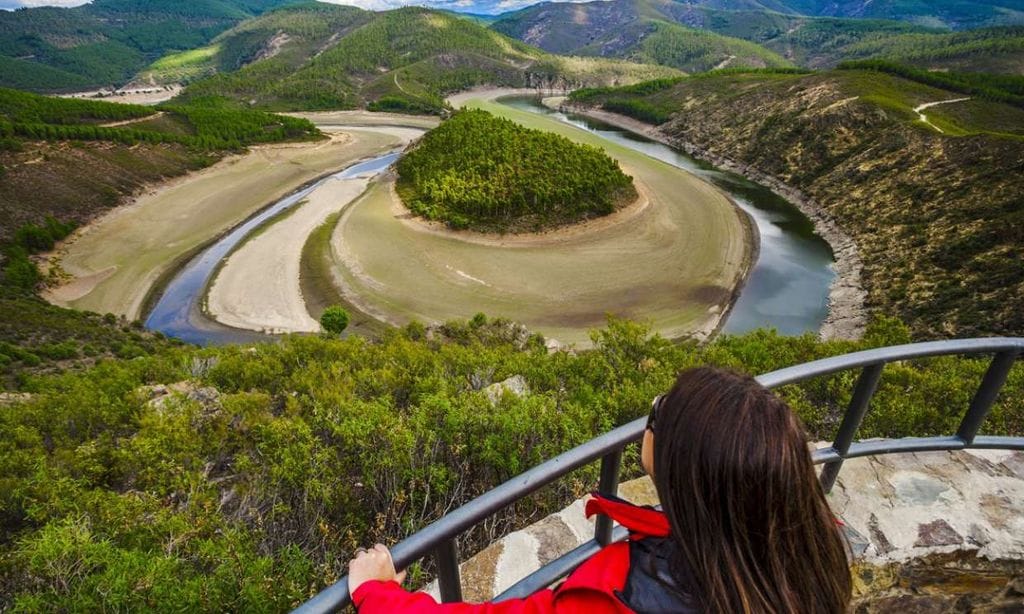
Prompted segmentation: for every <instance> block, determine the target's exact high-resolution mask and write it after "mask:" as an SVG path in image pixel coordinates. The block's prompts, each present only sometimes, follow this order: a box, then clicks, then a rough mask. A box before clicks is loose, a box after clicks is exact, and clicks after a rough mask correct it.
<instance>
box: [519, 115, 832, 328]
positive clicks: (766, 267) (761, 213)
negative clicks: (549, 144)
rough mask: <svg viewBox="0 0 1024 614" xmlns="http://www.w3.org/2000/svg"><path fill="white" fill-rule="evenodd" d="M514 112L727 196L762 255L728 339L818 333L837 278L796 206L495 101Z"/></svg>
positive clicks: (680, 159) (639, 146) (737, 179)
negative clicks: (686, 175) (633, 154)
mask: <svg viewBox="0 0 1024 614" xmlns="http://www.w3.org/2000/svg"><path fill="white" fill-rule="evenodd" d="M500 102H501V103H502V104H505V105H508V106H510V107H512V108H515V109H519V110H524V111H529V112H531V113H540V114H544V115H548V116H551V117H553V118H556V119H558V120H560V121H563V122H565V123H568V124H572V125H574V126H577V127H579V128H582V129H584V130H587V131H588V132H591V133H593V134H596V135H598V136H600V137H602V138H605V139H607V140H609V141H612V142H613V143H617V144H619V145H622V146H625V147H629V148H630V149H633V150H635V151H638V152H641V153H644V154H647V155H648V156H651V157H652V158H655V159H658V160H661V161H662V162H666V163H668V164H671V165H673V166H676V167H678V168H681V169H684V170H686V171H689V172H691V173H693V174H695V175H698V176H700V177H702V178H704V179H705V180H707V181H709V182H711V183H713V184H714V185H716V186H718V187H719V188H720V189H722V191H724V192H726V193H727V194H728V195H729V196H730V197H731V198H732V199H733V201H735V202H736V204H737V205H739V207H740V208H741V209H743V211H745V212H746V213H747V214H748V215H749V216H750V217H751V218H752V219H753V220H754V223H755V224H756V225H757V229H758V231H759V233H760V235H761V251H760V254H759V255H758V259H757V264H756V266H755V267H754V270H753V271H752V272H751V273H750V276H749V277H748V279H747V283H746V285H745V286H744V287H743V290H742V292H741V293H740V296H739V299H738V300H737V301H736V304H735V305H734V307H733V309H732V311H731V312H730V314H729V317H728V320H727V321H726V323H725V326H724V327H723V330H724V332H727V333H742V332H745V331H748V330H751V329H754V328H761V327H773V328H775V329H777V330H778V331H779V332H780V333H783V334H786V335H799V334H802V333H805V332H812V333H816V332H817V331H818V329H819V328H821V324H822V322H824V321H825V317H826V316H827V315H828V291H829V285H830V284H831V283H832V279H833V278H834V277H835V272H834V271H833V269H832V263H833V262H834V259H833V256H832V249H831V248H830V247H829V245H828V243H827V242H825V240H824V239H822V238H821V237H819V236H818V235H817V234H815V232H814V224H813V223H812V222H811V220H809V219H808V218H807V216H805V215H804V214H803V213H801V212H800V210H799V209H797V208H796V206H795V205H793V204H792V203H790V202H789V201H787V200H786V199H784V198H782V197H781V196H779V195H778V194H776V193H774V192H772V191H771V190H769V189H768V188H766V187H764V186H762V185H759V184H756V183H754V182H752V181H749V180H747V179H745V178H744V177H742V176H740V175H737V174H736V173H730V172H727V171H722V170H719V169H717V168H715V167H714V166H712V165H711V164H708V163H706V162H704V161H701V160H697V159H695V158H693V157H691V156H689V155H687V154H685V153H683V152H680V151H678V150H675V149H673V148H671V147H668V146H666V145H663V144H661V143H658V142H656V141H652V140H651V139H648V138H646V137H643V136H640V135H637V134H634V133H632V132H628V131H626V130H622V129H620V128H616V127H614V126H610V125H608V124H605V123H602V122H598V121H594V120H592V119H590V118H587V117H583V116H581V115H575V114H566V113H561V112H558V111H554V110H552V109H549V108H547V107H545V106H544V105H542V104H540V102H539V101H538V100H537V99H536V98H533V97H509V98H502V99H501V100H500Z"/></svg>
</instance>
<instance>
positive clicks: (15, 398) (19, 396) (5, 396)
mask: <svg viewBox="0 0 1024 614" xmlns="http://www.w3.org/2000/svg"><path fill="white" fill-rule="evenodd" d="M32 399H33V395H31V394H29V393H28V392H0V407H4V406H7V405H18V404H19V403H28V402H29V401H31V400H32Z"/></svg>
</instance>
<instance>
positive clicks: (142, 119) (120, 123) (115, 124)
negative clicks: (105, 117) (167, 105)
mask: <svg viewBox="0 0 1024 614" xmlns="http://www.w3.org/2000/svg"><path fill="white" fill-rule="evenodd" d="M164 115H166V113H165V112H163V111H157V112H156V113H154V114H152V115H147V116H145V117H133V118H131V119H125V120H122V121H118V122H108V123H106V124H100V128H117V127H119V126H127V125H130V124H137V123H139V122H148V121H152V120H154V119H160V118H161V117H163V116H164Z"/></svg>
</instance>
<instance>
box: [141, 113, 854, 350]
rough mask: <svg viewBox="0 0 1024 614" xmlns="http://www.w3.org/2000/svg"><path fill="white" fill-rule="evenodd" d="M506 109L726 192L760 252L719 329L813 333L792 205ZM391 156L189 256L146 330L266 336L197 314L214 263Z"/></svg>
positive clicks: (810, 293)
mask: <svg viewBox="0 0 1024 614" xmlns="http://www.w3.org/2000/svg"><path fill="white" fill-rule="evenodd" d="M501 102H502V103H503V104H506V105H508V106H510V107H513V108H516V109H520V110H525V111H529V112H532V113H539V114H544V115H548V116H552V117H554V118H556V119H558V120H559V121H562V122H566V123H568V124H572V125H574V126H576V127H578V128H581V129H584V130H587V131H589V132H591V133H593V134H595V135H597V136H599V137H601V138H604V139H607V140H609V141H612V142H614V143H617V144H619V145H622V146H625V147H629V148H630V149H633V150H635V151H638V152H641V153H644V154H646V155H648V156H651V157H652V158H655V159H658V160H661V161H663V162H666V163H668V164H671V165H673V166H676V167H678V168H681V169H684V170H686V171H688V172H691V173H693V174H695V175H698V176H700V177H702V178H704V179H705V180H707V181H709V182H711V183H712V184H714V185H716V186H718V187H719V188H720V189H721V190H723V191H724V192H726V193H727V194H728V195H729V196H730V197H731V199H732V200H733V201H734V202H735V203H736V204H737V205H738V206H739V207H740V208H741V209H743V211H745V212H746V213H747V214H748V215H749V216H750V217H751V219H752V220H753V221H754V223H755V224H756V226H757V229H758V232H759V234H760V252H759V254H758V259H757V263H756V265H755V267H754V269H753V271H752V272H751V273H750V275H749V277H748V279H747V283H746V284H745V285H744V287H743V289H742V291H741V293H740V296H739V298H738V299H737V301H736V303H735V305H734V306H733V308H732V311H731V312H730V314H729V315H728V318H727V320H726V323H725V325H724V327H723V328H722V330H723V331H724V332H726V333H743V332H746V331H749V330H752V329H755V328H761V327H773V328H775V329H777V330H778V331H779V332H780V333H782V334H786V335H799V334H802V333H806V332H812V333H815V332H817V331H818V329H819V328H820V327H821V324H822V322H824V320H825V317H826V316H827V314H828V293H829V286H830V284H831V283H832V280H833V278H834V277H835V273H834V271H833V270H832V266H831V265H832V263H833V257H832V250H831V248H830V247H829V245H828V243H827V242H825V241H824V240H823V239H822V238H821V237H819V236H818V235H817V234H815V232H814V226H813V224H812V223H811V221H810V220H809V219H808V218H807V217H806V216H805V215H804V214H803V213H801V212H800V211H799V209H797V208H796V206H794V205H793V204H792V203H790V202H788V201H786V200H785V199H784V198H782V197H781V196H779V195H777V194H775V193H774V192H772V191H771V190H769V189H768V188H766V187H764V186H761V185H758V184H756V183H753V182H751V181H748V180H747V179H745V178H744V177H742V176H740V175H737V174H735V173H730V172H725V171H722V170H719V169H717V168H715V167H714V166H712V165H710V164H707V163H705V162H702V161H700V160H697V159H695V158H693V157H690V156H688V155H687V154H685V153H682V152H680V151H677V150H675V149H672V148H671V147H668V146H666V145H663V144H661V143H658V142H656V141H652V140H650V139H648V138H646V137H643V136H640V135H637V134H634V133H632V132H629V131H626V130H622V129H620V128H616V127H613V126H609V125H607V124H604V123H601V122H598V121H595V120H592V119H590V118H587V117H583V116H579V115H575V114H565V113H562V112H559V111H554V110H552V109H549V108H547V107H545V106H543V105H542V104H540V102H539V100H537V99H536V98H532V97H509V98H504V99H502V100H501ZM398 155H399V154H398V153H395V152H392V153H389V154H386V155H383V156H379V157H377V158H373V159H371V160H367V161H364V162H360V163H357V164H355V165H352V166H350V167H348V168H346V169H345V170H343V171H340V172H338V173H335V174H333V175H331V176H329V177H326V178H324V179H321V180H319V181H317V182H315V183H313V184H311V185H308V186H306V187H303V188H302V189H300V190H298V191H296V192H294V193H292V194H291V195H289V196H287V197H285V198H283V199H281V200H279V201H277V202H276V203H274V204H273V205H271V206H269V207H267V208H266V209H263V210H262V211H260V212H259V213H258V214H257V215H255V216H253V217H251V218H250V219H248V220H247V221H246V222H244V223H243V224H241V225H239V226H237V227H236V228H234V229H233V230H231V231H230V232H229V233H228V234H226V235H225V236H223V237H222V238H220V239H218V240H217V241H216V242H214V243H213V244H212V245H211V246H209V247H207V248H205V249H204V250H202V251H201V252H200V253H198V254H197V255H196V256H194V257H193V258H192V259H191V260H190V261H189V262H188V263H187V264H186V265H185V266H184V267H182V268H181V270H180V271H179V272H178V273H177V274H176V275H175V276H174V278H173V279H172V280H171V281H170V283H168V284H167V286H166V287H165V288H164V290H163V293H162V295H161V296H160V299H159V300H158V301H157V303H156V305H155V306H154V308H153V310H152V311H151V312H150V313H149V315H148V316H147V318H146V327H147V328H149V329H151V330H157V331H160V332H162V333H164V334H167V335H169V336H172V337H176V338H178V339H182V340H183V341H187V342H191V343H198V344H202V345H206V344H223V343H245V342H252V341H265V340H268V339H271V338H272V337H271V336H270V335H267V334H264V333H260V332H255V331H248V330H241V329H236V328H231V327H228V326H224V325H222V324H219V323H217V322H215V321H213V320H211V319H210V318H207V317H206V316H205V315H204V314H203V312H202V309H201V304H200V301H201V300H202V298H203V296H204V294H205V290H206V288H207V286H208V284H209V283H210V278H211V275H213V274H214V273H215V272H216V270H217V266H218V265H219V264H220V262H221V261H222V260H223V259H224V258H225V257H227V255H228V254H230V253H231V251H232V250H233V249H234V248H235V247H236V246H237V245H238V244H239V242H240V241H242V240H243V239H244V238H245V237H246V236H247V235H249V234H250V233H251V232H253V231H254V230H256V229H257V228H258V227H259V226H260V225H261V224H263V223H264V222H266V221H267V220H269V219H271V218H273V217H274V216H276V215H278V214H280V213H281V212H283V211H285V210H287V209H288V208H290V207H293V206H295V205H296V204H298V203H300V202H301V201H302V199H303V198H305V197H306V196H307V195H309V194H310V193H311V192H313V191H314V190H316V189H317V188H318V187H320V185H322V184H323V182H325V181H327V180H328V179H331V178H341V179H345V178H351V177H355V176H359V175H362V174H376V173H379V172H380V171H382V170H384V169H385V168H387V167H388V166H389V165H390V164H392V163H393V162H394V161H395V160H396V159H397V157H398Z"/></svg>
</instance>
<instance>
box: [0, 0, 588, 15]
mask: <svg viewBox="0 0 1024 614" xmlns="http://www.w3.org/2000/svg"><path fill="white" fill-rule="evenodd" d="M183 1H186V2H187V1H188V0H183ZM327 1H330V2H334V4H352V5H355V6H358V7H361V8H364V9H370V10H375V11H380V10H384V9H393V8H398V7H400V6H408V5H410V4H413V5H418V6H431V7H434V8H445V9H451V10H454V11H459V10H461V11H469V12H475V13H502V12H504V11H511V10H514V9H519V8H523V7H524V6H529V5H531V4H536V3H537V2H538V1H540V0H344V1H343V0H327ZM569 1H578V2H582V1H585V0H569ZM85 3H86V0H0V9H6V10H12V9H16V8H21V7H26V6H29V7H31V6H79V5H81V4H85Z"/></svg>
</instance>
